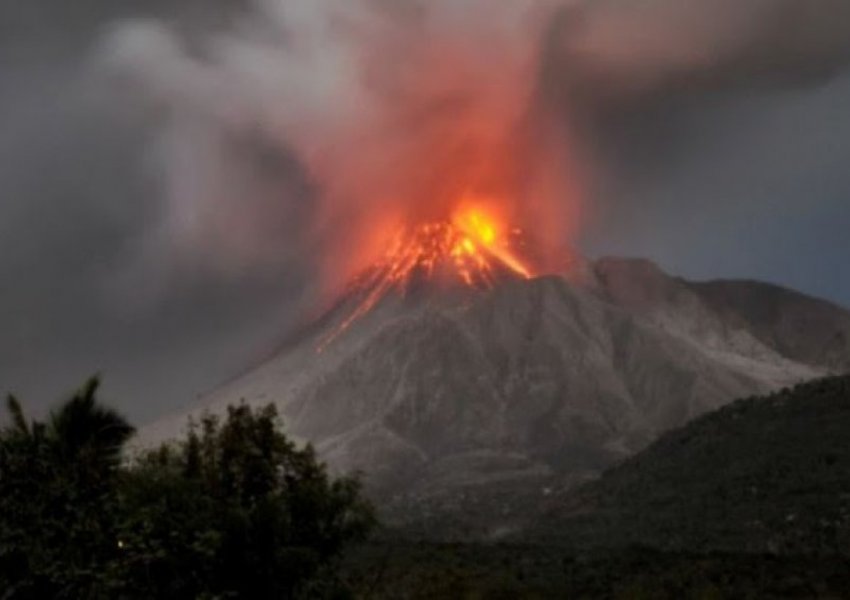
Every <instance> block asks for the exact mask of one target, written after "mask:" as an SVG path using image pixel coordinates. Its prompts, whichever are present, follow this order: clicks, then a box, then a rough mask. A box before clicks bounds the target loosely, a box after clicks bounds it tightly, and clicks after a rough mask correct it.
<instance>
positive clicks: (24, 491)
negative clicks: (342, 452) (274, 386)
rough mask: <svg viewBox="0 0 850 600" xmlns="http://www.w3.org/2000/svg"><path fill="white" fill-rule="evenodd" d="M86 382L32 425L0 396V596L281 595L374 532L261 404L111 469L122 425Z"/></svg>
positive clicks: (352, 497) (348, 484)
mask: <svg viewBox="0 0 850 600" xmlns="http://www.w3.org/2000/svg"><path fill="white" fill-rule="evenodd" d="M97 387H98V382H97V380H96V379H93V380H91V381H89V383H88V384H86V386H85V387H84V388H83V389H81V390H80V391H79V392H78V393H76V394H75V395H74V396H73V397H72V398H71V400H70V401H68V402H67V403H65V404H64V405H63V406H61V407H60V408H59V409H58V410H56V411H55V412H53V413H52V414H51V415H50V416H49V418H48V419H47V420H46V421H45V422H38V421H33V422H28V421H27V419H26V418H25V417H24V414H23V411H22V410H21V406H20V404H19V403H18V401H17V400H16V399H14V398H9V400H8V409H9V414H10V417H11V425H10V426H8V427H6V428H5V429H4V430H3V431H2V432H0V598H3V599H4V600H5V599H18V598H33V599H35V598H38V599H44V598H293V597H297V596H299V595H305V594H306V595H308V596H309V597H323V596H332V595H338V594H342V593H344V592H345V589H344V586H343V585H342V583H341V582H340V581H339V579H338V577H337V572H336V569H335V566H336V564H337V561H338V560H339V558H340V557H341V556H342V554H343V550H344V549H345V548H346V547H347V546H348V545H349V544H351V543H353V542H357V541H360V540H363V539H364V538H365V537H366V535H367V533H368V532H369V530H370V529H371V527H372V526H373V524H374V517H373V513H372V510H371V508H370V506H369V505H368V504H367V503H366V502H365V501H364V500H363V499H362V498H361V496H360V491H359V486H358V484H357V482H356V481H354V480H352V479H348V478H342V479H332V478H331V477H329V475H328V474H327V472H326V470H325V468H324V466H323V465H321V464H320V463H319V462H318V461H317V460H316V456H315V453H314V452H313V450H312V448H310V447H309V446H308V447H306V448H304V449H298V448H296V447H295V445H294V444H293V443H292V442H291V441H289V440H288V439H287V438H286V436H285V435H284V434H283V433H282V432H281V429H280V426H279V422H278V419H277V416H276V414H275V410H274V408H273V407H272V406H269V407H267V408H264V409H261V410H259V411H253V410H252V409H251V408H250V407H248V406H245V405H241V406H237V407H230V408H229V409H228V412H227V416H226V418H225V419H224V420H221V421H220V420H218V419H217V418H215V417H212V416H207V417H205V418H204V419H203V420H202V421H201V422H200V424H193V425H192V426H191V427H190V432H189V434H188V436H187V437H186V439H184V440H183V441H181V442H178V443H175V444H173V445H170V446H163V447H161V448H158V449H155V450H148V451H143V452H141V453H139V454H138V455H137V456H136V457H134V458H133V459H132V460H126V459H125V460H123V461H122V450H124V449H125V446H126V443H127V441H128V440H129V438H130V436H131V435H132V433H133V428H132V427H131V426H130V425H129V424H128V423H127V422H126V421H125V420H124V419H123V418H122V417H121V416H120V415H118V414H117V413H115V412H114V411H112V410H110V409H108V408H105V407H103V406H102V405H101V404H99V403H98V401H97V400H96V391H97Z"/></svg>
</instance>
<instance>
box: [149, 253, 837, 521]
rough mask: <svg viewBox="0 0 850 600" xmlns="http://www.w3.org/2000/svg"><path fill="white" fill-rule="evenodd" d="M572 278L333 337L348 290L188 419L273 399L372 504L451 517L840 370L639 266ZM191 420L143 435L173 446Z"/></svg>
mask: <svg viewBox="0 0 850 600" xmlns="http://www.w3.org/2000/svg"><path fill="white" fill-rule="evenodd" d="M576 273H580V275H577V274H575V273H573V274H571V275H570V276H557V275H553V276H547V277H540V278H536V279H531V280H525V279H521V278H516V277H503V278H501V279H500V280H499V281H498V282H497V284H496V285H494V287H492V289H489V290H478V289H449V290H444V289H436V288H432V287H429V286H428V285H423V286H420V288H419V289H417V290H415V291H414V292H413V293H407V294H401V293H395V292H393V293H387V294H385V295H383V296H382V297H381V298H380V299H379V300H378V301H377V302H374V304H373V305H372V304H370V310H368V311H367V312H365V314H363V315H362V316H361V317H360V318H359V319H357V320H356V321H354V322H353V323H351V324H350V326H346V327H345V328H344V329H343V330H342V331H341V332H339V330H340V324H341V323H345V322H346V319H347V318H348V316H349V315H350V314H351V313H352V311H353V310H356V307H357V306H361V305H362V299H363V296H364V295H368V293H369V290H359V291H358V290H357V289H356V288H355V290H354V291H353V292H352V294H351V295H350V296H349V297H346V298H344V299H343V300H342V301H341V302H340V303H339V304H338V306H337V307H336V308H335V309H334V310H332V311H331V312H329V313H328V314H327V315H325V317H324V318H323V319H321V320H320V321H317V322H316V323H314V324H313V326H312V327H310V328H307V329H305V330H304V331H303V332H302V333H301V334H300V335H299V336H298V337H297V338H296V339H294V340H293V341H292V342H291V343H289V344H288V345H287V346H286V347H285V348H283V349H282V350H281V351H280V352H279V353H277V354H276V355H274V356H273V357H272V358H271V359H270V360H268V361H267V362H265V363H264V364H262V365H260V366H259V367H258V368H256V369H254V370H252V371H249V372H248V373H247V374H246V375H244V376H242V377H240V378H238V379H236V380H234V381H232V382H230V383H229V384H227V385H224V386H222V387H221V388H219V389H218V390H216V391H215V392H213V393H212V394H210V395H209V396H207V397H206V398H205V399H204V401H203V403H202V404H201V405H200V406H199V407H197V409H196V410H195V411H194V412H198V411H201V410H205V409H206V410H211V411H218V410H221V409H222V408H223V407H224V406H225V405H226V404H228V403H234V402H239V401H240V400H245V401H246V402H249V403H253V404H260V403H267V402H275V403H277V404H278V406H279V407H280V409H281V413H282V414H283V416H284V419H285V422H286V424H287V427H288V428H289V430H290V432H291V433H292V434H293V435H295V436H296V437H300V438H302V439H305V440H307V439H309V440H311V441H313V443H314V444H316V446H317V448H318V450H319V452H320V453H321V455H322V457H323V458H324V459H325V460H327V461H328V462H329V464H330V465H331V466H332V467H333V468H334V469H337V470H340V471H352V470H361V471H363V472H364V473H365V474H366V482H367V485H368V487H369V489H370V490H371V492H372V493H373V494H374V496H375V497H376V498H379V499H382V501H384V502H386V503H390V504H392V503H395V504H396V505H397V506H400V507H409V506H411V505H417V506H422V505H428V503H429V502H431V501H432V500H434V499H436V500H437V501H438V504H440V505H441V506H442V505H444V504H446V503H448V504H449V505H453V506H461V507H462V502H460V501H459V500H458V499H459V498H462V497H466V496H467V495H468V492H469V491H470V490H471V489H473V488H474V489H477V490H489V489H491V488H492V487H493V486H495V487H496V488H499V489H505V488H507V489H512V488H517V487H521V488H523V489H535V490H538V491H539V490H541V489H543V488H544V487H551V486H552V485H554V483H553V482H555V483H557V484H558V485H566V484H567V483H570V484H571V483H572V482H575V481H581V480H584V479H587V478H589V477H592V476H594V475H595V474H597V473H599V472H600V471H601V470H602V469H604V468H605V467H607V466H609V465H611V464H613V463H615V462H617V461H619V460H622V459H623V458H625V457H627V456H629V455H631V454H633V453H635V452H636V451H638V450H640V449H642V448H644V447H645V446H646V445H647V444H648V443H650V442H651V441H652V440H653V439H655V438H656V437H657V436H658V435H659V434H661V433H662V432H664V431H666V430H668V429H670V428H672V427H675V426H678V425H681V424H682V423H684V422H686V421H688V420H690V419H692V418H694V417H696V416H699V415H701V414H703V413H705V412H707V411H710V410H713V409H715V408H717V407H719V406H722V405H723V404H725V403H727V402H729V401H731V400H732V399H734V398H738V397H742V396H747V395H751V394H756V393H762V392H767V391H770V390H773V389H777V388H779V387H782V386H785V385H789V384H793V383H796V382H799V381H803V380H806V379H810V378H813V377H817V376H821V375H823V374H826V373H827V372H829V371H830V369H831V367H832V365H833V364H834V363H833V362H831V361H827V362H822V363H821V362H818V360H817V357H813V358H812V360H807V361H806V362H805V363H803V362H799V361H796V360H793V358H792V357H791V356H788V355H784V354H783V352H784V351H785V350H786V348H785V345H782V344H772V343H771V340H770V339H767V338H766V339H760V338H759V337H758V336H756V335H755V333H754V332H753V331H752V330H751V329H750V328H748V327H742V326H740V325H739V323H737V322H736V321H735V320H730V319H729V318H728V317H727V313H728V311H725V310H724V311H719V310H717V308H716V302H709V301H708V300H706V299H705V297H704V295H702V294H701V293H699V292H698V291H695V288H694V287H693V285H692V284H689V283H687V282H684V281H682V280H679V279H676V278H672V277H669V276H667V275H666V274H664V273H663V272H662V271H660V270H659V269H658V268H657V267H655V266H654V265H652V264H651V263H648V262H646V261H628V260H622V259H605V260H602V261H597V262H596V263H587V264H586V265H584V266H583V267H582V268H581V269H578V270H576ZM789 293H790V292H789ZM797 297H799V298H805V297H803V296H802V295H797ZM845 317H846V313H845V312H841V311H839V313H838V316H837V317H836V318H839V319H843V318H845ZM830 318H832V317H830ZM827 329H828V328H825V331H826V330H827ZM335 331H337V332H338V333H337V334H334V333H333V332H335ZM827 333H828V332H827ZM817 335H820V334H815V335H814V337H815V338H817ZM824 335H825V334H824ZM328 340H330V342H328ZM317 349H321V351H317ZM185 417H186V415H185V414H184V415H176V416H172V417H170V418H168V419H165V420H163V421H161V422H159V423H157V424H154V425H152V426H151V427H149V428H147V429H146V430H144V431H143V432H142V438H143V440H144V441H146V442H147V443H150V442H153V441H157V440H162V439H165V438H168V437H171V436H174V435H176V434H177V433H179V431H180V429H181V427H182V426H183V425H184V423H185ZM405 510H406V509H403V510H400V511H398V512H399V513H404V512H405ZM440 510H442V509H440ZM497 521H499V519H497V518H496V517H494V518H493V519H492V523H491V525H492V526H494V527H501V526H502V525H503V524H501V523H497Z"/></svg>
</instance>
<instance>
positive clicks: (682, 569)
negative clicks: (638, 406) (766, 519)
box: [344, 542, 850, 600]
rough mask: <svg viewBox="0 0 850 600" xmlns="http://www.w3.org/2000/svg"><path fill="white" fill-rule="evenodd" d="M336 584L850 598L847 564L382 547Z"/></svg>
mask: <svg viewBox="0 0 850 600" xmlns="http://www.w3.org/2000/svg"><path fill="white" fill-rule="evenodd" d="M344 579H346V580H347V581H348V582H349V583H350V584H351V587H352V590H353V592H354V594H355V597H358V598H370V599H376V600H379V599H389V598H393V599H399V600H404V599H432V598H433V599H437V598H440V599H443V598H459V599H466V598H469V599H489V598H492V599H501V598H504V599H508V598H511V599H513V598H520V599H523V598H535V599H536V598H541V599H542V598H624V599H625V598H657V599H667V598H669V599H671V600H672V599H688V598H695V599H696V598H699V599H711V598H736V599H737V598H753V599H764V598H850V559H848V558H843V557H838V556H823V557H813V556H803V557H800V556H773V555H756V554H738V555H735V554H719V553H718V554H706V555H688V554H684V553H662V552H657V551H653V550H650V549H645V548H632V549H629V550H623V551H618V552H609V553H605V554H573V553H570V552H568V551H566V550H560V549H558V548H555V547H548V546H542V545H483V544H451V545H441V544H427V543H417V544H414V543H410V544H405V543H391V542H387V543H383V544H378V543H374V544H371V545H368V546H366V547H363V548H361V549H360V551H359V552H358V553H356V554H354V555H352V556H350V557H349V558H348V559H347V562H346V564H345V568H344Z"/></svg>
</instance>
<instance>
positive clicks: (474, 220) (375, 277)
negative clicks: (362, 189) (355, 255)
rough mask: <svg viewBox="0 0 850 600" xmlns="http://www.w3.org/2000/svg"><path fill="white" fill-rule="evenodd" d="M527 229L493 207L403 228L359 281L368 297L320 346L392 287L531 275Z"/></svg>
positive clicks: (475, 283)
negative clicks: (524, 240)
mask: <svg viewBox="0 0 850 600" xmlns="http://www.w3.org/2000/svg"><path fill="white" fill-rule="evenodd" d="M521 237H522V232H521V231H519V230H518V229H509V228H508V227H506V226H505V225H504V223H502V222H501V221H500V220H499V219H498V218H497V217H496V216H495V213H493V212H488V211H486V210H485V209H482V208H478V207H465V208H462V209H459V210H457V211H456V212H455V213H454V214H453V215H452V217H451V218H449V219H445V220H443V221H432V222H426V223H420V224H417V225H414V226H403V227H399V228H398V229H397V230H396V231H395V233H394V234H393V236H392V241H391V243H390V244H389V246H388V249H387V251H386V253H385V254H384V256H382V257H381V258H380V259H379V260H378V261H377V262H376V263H375V264H374V265H372V267H371V268H370V269H368V271H367V273H366V274H365V275H364V276H363V277H362V278H361V279H360V281H359V282H358V286H357V289H358V290H363V292H364V293H365V297H364V298H363V299H362V300H361V301H360V302H359V304H358V305H357V306H356V308H355V309H354V310H353V311H352V312H351V313H350V314H349V315H348V316H347V317H346V318H345V319H344V320H343V322H342V323H341V324H340V325H339V326H338V327H337V328H336V329H335V331H334V332H333V333H332V334H331V335H330V336H328V337H326V338H325V339H324V340H322V342H321V343H320V345H319V351H321V350H322V349H324V348H325V347H326V346H327V345H328V344H329V343H330V342H331V341H333V340H334V339H336V338H337V337H338V336H339V335H340V334H341V333H343V332H344V331H345V330H347V329H348V328H349V327H350V326H351V325H352V324H353V323H354V322H355V321H357V319H359V318H360V317H362V316H363V315H365V314H366V313H368V312H369V311H370V310H371V309H372V308H373V307H374V306H375V305H376V304H377V303H378V302H379V301H380V300H381V298H383V297H384V296H385V295H386V294H387V293H388V292H390V291H392V290H395V291H396V292H398V293H400V294H401V295H406V294H407V293H408V292H409V291H410V289H411V287H412V286H413V285H414V284H416V283H418V282H425V281H428V282H431V283H433V284H436V285H454V284H460V285H462V286H468V287H471V288H478V289H487V288H489V287H492V286H493V285H494V284H495V282H496V280H497V278H498V277H500V276H501V277H504V276H506V275H507V276H513V277H518V278H521V279H530V278H531V277H532V276H533V274H532V270H531V268H530V267H529V266H528V265H527V264H526V263H525V262H524V261H523V259H522V258H521V257H520V256H519V255H518V254H517V253H516V247H517V246H518V245H519V242H520V241H521Z"/></svg>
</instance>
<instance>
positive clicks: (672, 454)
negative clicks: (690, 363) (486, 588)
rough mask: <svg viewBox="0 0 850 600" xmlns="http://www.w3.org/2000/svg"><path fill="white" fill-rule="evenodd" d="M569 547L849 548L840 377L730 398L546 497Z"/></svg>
mask: <svg viewBox="0 0 850 600" xmlns="http://www.w3.org/2000/svg"><path fill="white" fill-rule="evenodd" d="M549 505H550V509H549V510H548V512H547V513H546V514H545V516H544V517H542V518H541V519H540V520H539V521H538V523H537V524H536V526H535V527H533V528H532V530H533V531H534V534H533V535H534V536H536V537H538V538H545V539H548V540H553V539H557V540H559V541H562V542H564V543H566V544H568V545H572V546H576V547H583V548H588V547H612V546H615V547H624V546H628V545H633V544H640V545H646V546H652V547H655V548H657V549H663V550H687V551H692V552H693V551H706V550H710V551H716V550H721V551H728V552H740V551H750V552H781V553H788V554H795V553H799V554H810V553H813V552H815V553H818V552H827V553H829V552H838V553H843V554H850V376H844V377H835V378H829V379H824V380H819V381H816V382H812V383H808V384H803V385H800V386H797V387H795V388H794V389H793V390H784V391H781V392H778V393H776V394H773V395H771V396H768V397H763V398H750V399H746V400H741V401H738V402H735V403H733V404H731V405H729V406H726V407H724V408H722V409H720V410H719V411H717V412H714V413H712V414H709V415H707V416H705V417H702V418H700V419H698V420H696V421H695V422H693V423H691V424H689V425H687V426H686V427H683V428H681V429H679V430H676V431H673V432H671V433H668V434H666V435H664V436H663V437H662V438H661V439H659V440H658V441H657V442H655V443H654V444H653V445H652V446H651V447H649V448H647V449H646V450H644V451H643V452H641V453H639V454H638V455H636V456H635V457H633V458H631V459H629V460H628V461H626V462H624V463H623V464H621V465H619V466H618V467H616V468H614V469H612V470H610V471H608V472H607V473H606V474H605V475H603V476H602V477H601V478H600V479H599V480H598V481H595V482H593V483H590V484H588V485H586V486H584V487H583V488H581V489H579V490H576V491H571V492H566V493H565V494H564V495H560V496H558V497H556V498H550V499H549Z"/></svg>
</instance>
